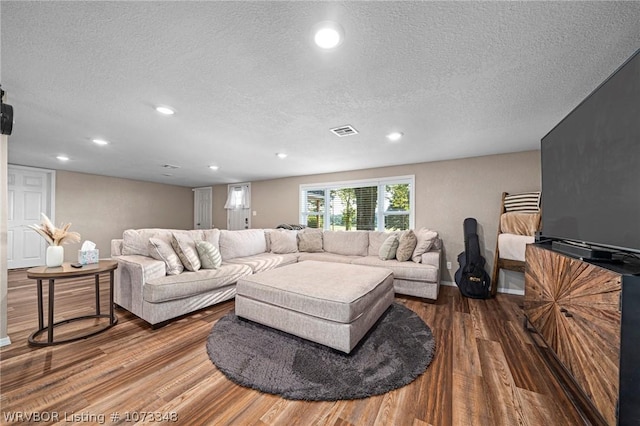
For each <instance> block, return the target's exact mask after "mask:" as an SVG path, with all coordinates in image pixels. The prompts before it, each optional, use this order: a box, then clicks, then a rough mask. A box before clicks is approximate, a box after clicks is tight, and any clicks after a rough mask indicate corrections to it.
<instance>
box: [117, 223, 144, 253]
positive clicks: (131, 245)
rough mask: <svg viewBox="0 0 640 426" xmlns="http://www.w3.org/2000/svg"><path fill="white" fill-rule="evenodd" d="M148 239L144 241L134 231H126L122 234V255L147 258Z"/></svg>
mask: <svg viewBox="0 0 640 426" xmlns="http://www.w3.org/2000/svg"><path fill="white" fill-rule="evenodd" d="M147 243H148V239H145V238H143V237H142V235H140V233H139V232H138V231H136V230H135V229H127V230H125V231H124V232H123V233H122V255H123V256H130V255H136V254H138V255H140V256H149V248H148V247H147Z"/></svg>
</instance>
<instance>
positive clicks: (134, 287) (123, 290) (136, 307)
mask: <svg viewBox="0 0 640 426" xmlns="http://www.w3.org/2000/svg"><path fill="white" fill-rule="evenodd" d="M115 260H117V261H118V269H116V274H115V283H114V284H115V286H114V302H115V303H117V304H118V305H120V306H122V307H123V308H125V309H127V310H128V311H130V312H133V313H134V314H136V315H138V316H140V317H142V316H143V314H142V306H143V303H142V302H143V288H144V285H145V283H146V282H147V281H148V280H150V279H154V278H160V277H164V276H165V275H166V266H165V264H164V262H163V261H161V260H155V259H153V258H151V257H146V256H139V255H128V256H117V257H115Z"/></svg>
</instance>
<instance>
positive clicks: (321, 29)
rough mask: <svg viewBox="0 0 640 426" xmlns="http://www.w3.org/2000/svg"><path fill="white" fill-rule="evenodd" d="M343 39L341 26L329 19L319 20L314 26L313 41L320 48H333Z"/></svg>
mask: <svg viewBox="0 0 640 426" xmlns="http://www.w3.org/2000/svg"><path fill="white" fill-rule="evenodd" d="M343 39H344V30H343V29H342V27H341V26H340V25H339V24H337V23H335V22H331V21H324V22H320V23H318V24H317V25H315V26H314V35H313V41H314V42H315V44H316V45H317V46H318V47H320V48H321V49H333V48H334V47H337V46H339V45H340V44H341V43H342V40H343Z"/></svg>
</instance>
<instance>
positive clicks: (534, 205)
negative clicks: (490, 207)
mask: <svg viewBox="0 0 640 426" xmlns="http://www.w3.org/2000/svg"><path fill="white" fill-rule="evenodd" d="M504 210H505V211H507V212H522V213H537V212H539V211H540V191H534V192H521V193H519V194H510V195H507V196H505V197H504Z"/></svg>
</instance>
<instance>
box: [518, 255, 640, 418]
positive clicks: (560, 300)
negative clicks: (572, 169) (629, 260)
mask: <svg viewBox="0 0 640 426" xmlns="http://www.w3.org/2000/svg"><path fill="white" fill-rule="evenodd" d="M636 269H638V268H636ZM638 272H639V271H638V270H635V271H634V270H632V268H630V267H628V266H625V264H622V263H620V264H615V263H597V262H587V261H583V260H580V259H576V258H573V257H570V256H567V255H564V254H561V253H557V252H555V251H552V250H551V247H550V245H544V244H530V245H528V246H527V248H526V265H525V302H524V312H525V317H526V319H525V325H526V327H527V329H528V330H529V331H530V332H531V336H532V338H533V340H534V341H535V342H536V345H535V346H536V347H537V348H538V349H539V350H540V351H541V355H543V358H544V359H545V360H546V361H547V363H548V365H549V367H550V368H551V370H552V371H553V372H554V374H555V375H556V377H557V378H558V380H559V382H560V384H561V385H562V387H563V388H564V389H565V391H566V392H567V394H568V395H569V397H570V398H571V399H572V401H573V402H574V404H575V405H576V407H577V408H578V409H579V410H580V412H581V413H582V415H583V416H584V420H585V423H586V424H608V425H616V424H619V425H638V424H640V276H638V275H637V274H638ZM634 273H635V274H636V275H633V274H634Z"/></svg>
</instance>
